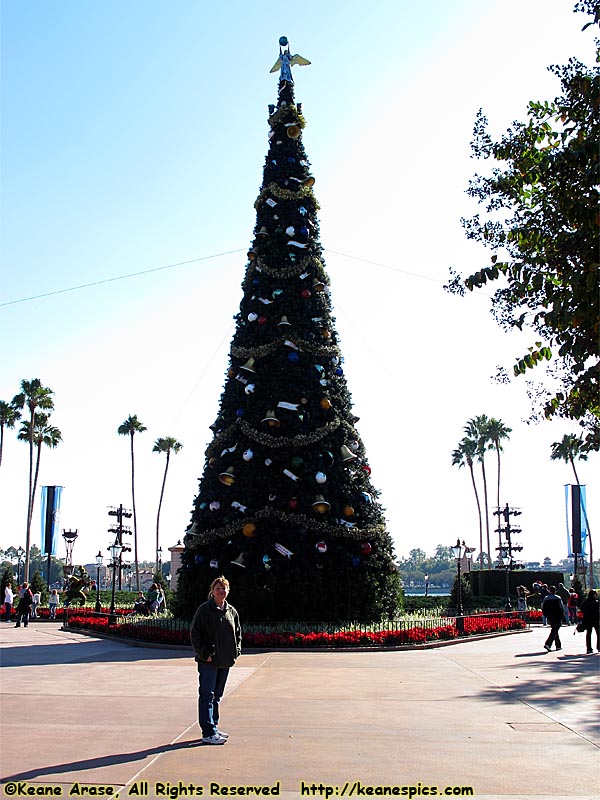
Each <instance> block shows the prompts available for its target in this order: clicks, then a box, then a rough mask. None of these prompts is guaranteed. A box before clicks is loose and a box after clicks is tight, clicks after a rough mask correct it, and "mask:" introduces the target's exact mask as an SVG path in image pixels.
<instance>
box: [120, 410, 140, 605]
mask: <svg viewBox="0 0 600 800" xmlns="http://www.w3.org/2000/svg"><path fill="white" fill-rule="evenodd" d="M145 430H146V426H145V425H143V424H142V423H141V422H140V421H139V419H138V418H137V414H134V415H133V416H131V414H130V415H129V416H128V417H127V419H126V420H125V422H123V424H122V425H119V427H118V428H117V433H118V434H119V435H120V436H129V437H130V439H131V502H132V506H133V552H134V562H135V581H136V587H137V591H138V592H139V590H140V571H139V569H138V537H137V517H136V514H135V462H134V458H133V437H134V435H135V434H136V433H143V432H144V431H145Z"/></svg>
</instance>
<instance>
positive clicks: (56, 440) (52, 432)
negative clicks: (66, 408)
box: [17, 414, 62, 497]
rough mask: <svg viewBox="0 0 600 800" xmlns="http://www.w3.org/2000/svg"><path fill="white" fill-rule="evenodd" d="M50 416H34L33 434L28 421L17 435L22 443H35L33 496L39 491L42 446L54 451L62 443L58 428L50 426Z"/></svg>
mask: <svg viewBox="0 0 600 800" xmlns="http://www.w3.org/2000/svg"><path fill="white" fill-rule="evenodd" d="M48 418H49V415H48V414H34V417H33V433H32V431H31V422H30V421H29V420H28V419H26V420H25V421H24V422H22V423H21V430H20V431H19V433H18V435H17V439H19V440H20V441H22V442H31V441H33V444H34V447H35V449H36V451H37V456H36V460H35V475H34V478H33V496H34V497H35V492H36V489H37V482H38V476H39V474H40V460H41V457H42V445H43V444H45V445H46V446H47V447H50V448H51V449H54V448H55V447H58V445H59V444H60V443H61V442H62V433H61V432H60V431H59V429H58V428H55V427H54V426H53V425H48Z"/></svg>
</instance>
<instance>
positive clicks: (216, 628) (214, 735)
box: [190, 576, 242, 745]
mask: <svg viewBox="0 0 600 800" xmlns="http://www.w3.org/2000/svg"><path fill="white" fill-rule="evenodd" d="M228 595H229V581H228V580H227V578H224V577H223V576H221V577H219V578H215V580H214V581H213V582H212V583H211V585H210V592H209V594H208V600H207V601H206V602H205V603H202V605H200V606H198V608H197V609H196V613H195V614H194V618H193V619H192V626H191V629H190V639H191V642H192V647H193V648H194V654H195V658H196V663H197V665H198V722H199V724H200V728H201V729H202V743H203V744H211V745H212V744H225V742H226V741H227V739H228V738H229V734H227V733H223V731H220V730H219V728H218V725H219V716H220V715H219V709H220V703H221V698H222V697H223V692H224V691H225V684H226V683H227V678H228V676H229V670H230V668H231V667H232V666H233V665H234V664H235V662H236V660H237V659H238V657H239V655H240V653H241V651H242V629H241V625H240V619H239V616H238V613H237V611H236V610H235V608H234V607H233V606H232V605H231V604H230V603H228V602H227V596H228Z"/></svg>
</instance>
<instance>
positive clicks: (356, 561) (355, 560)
mask: <svg viewBox="0 0 600 800" xmlns="http://www.w3.org/2000/svg"><path fill="white" fill-rule="evenodd" d="M359 564H360V558H359V557H358V556H352V566H353V567H358V565H359Z"/></svg>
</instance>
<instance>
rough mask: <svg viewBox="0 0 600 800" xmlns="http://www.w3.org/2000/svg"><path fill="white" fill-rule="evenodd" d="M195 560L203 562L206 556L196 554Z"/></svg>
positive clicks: (199, 562) (197, 562)
mask: <svg viewBox="0 0 600 800" xmlns="http://www.w3.org/2000/svg"><path fill="white" fill-rule="evenodd" d="M194 561H195V562H196V564H202V562H203V561H204V556H201V555H196V556H194Z"/></svg>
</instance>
